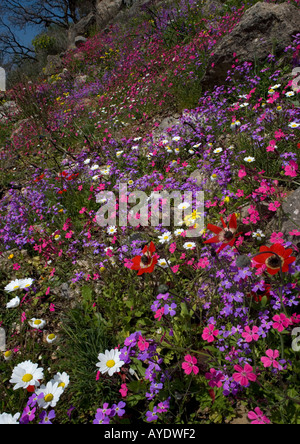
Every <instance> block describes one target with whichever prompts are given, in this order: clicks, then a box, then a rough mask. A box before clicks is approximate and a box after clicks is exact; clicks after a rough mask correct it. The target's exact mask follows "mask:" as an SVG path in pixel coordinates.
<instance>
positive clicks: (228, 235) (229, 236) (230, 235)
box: [224, 230, 234, 241]
mask: <svg viewBox="0 0 300 444" xmlns="http://www.w3.org/2000/svg"><path fill="white" fill-rule="evenodd" d="M233 238H234V234H233V233H232V231H230V230H228V231H225V234H224V239H226V240H228V241H231V240H232V239H233Z"/></svg>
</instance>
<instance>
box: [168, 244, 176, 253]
mask: <svg viewBox="0 0 300 444" xmlns="http://www.w3.org/2000/svg"><path fill="white" fill-rule="evenodd" d="M175 250H176V242H173V243H172V244H171V245H170V248H169V251H170V253H174V251H175Z"/></svg>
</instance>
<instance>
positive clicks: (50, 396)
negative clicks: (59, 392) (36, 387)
mask: <svg viewBox="0 0 300 444" xmlns="http://www.w3.org/2000/svg"><path fill="white" fill-rule="evenodd" d="M52 399H53V395H52V393H48V395H46V396H45V397H44V400H45V401H46V402H51V401H52Z"/></svg>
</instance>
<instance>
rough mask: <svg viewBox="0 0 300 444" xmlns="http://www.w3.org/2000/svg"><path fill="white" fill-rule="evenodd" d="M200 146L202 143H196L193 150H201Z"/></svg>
mask: <svg viewBox="0 0 300 444" xmlns="http://www.w3.org/2000/svg"><path fill="white" fill-rule="evenodd" d="M200 145H201V143H196V145H193V146H192V148H199V146H200Z"/></svg>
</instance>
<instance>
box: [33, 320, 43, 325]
mask: <svg viewBox="0 0 300 444" xmlns="http://www.w3.org/2000/svg"><path fill="white" fill-rule="evenodd" d="M41 323H42V321H40V320H39V319H36V320H35V321H34V325H40V324H41Z"/></svg>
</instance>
